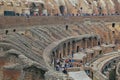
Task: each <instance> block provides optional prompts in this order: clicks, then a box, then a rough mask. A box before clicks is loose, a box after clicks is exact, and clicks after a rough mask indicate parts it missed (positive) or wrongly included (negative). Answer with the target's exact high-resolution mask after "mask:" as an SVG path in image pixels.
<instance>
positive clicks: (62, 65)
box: [55, 59, 74, 74]
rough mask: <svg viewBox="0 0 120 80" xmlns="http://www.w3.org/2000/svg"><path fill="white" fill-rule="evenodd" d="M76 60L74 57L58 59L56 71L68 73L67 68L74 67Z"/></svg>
mask: <svg viewBox="0 0 120 80" xmlns="http://www.w3.org/2000/svg"><path fill="white" fill-rule="evenodd" d="M72 62H74V60H72V59H57V60H56V66H55V68H56V71H62V72H63V73H64V74H67V68H71V67H73V63H72Z"/></svg>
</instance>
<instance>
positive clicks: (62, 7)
mask: <svg viewBox="0 0 120 80" xmlns="http://www.w3.org/2000/svg"><path fill="white" fill-rule="evenodd" d="M59 9H60V13H61V14H62V15H64V11H65V6H63V5H61V6H59Z"/></svg>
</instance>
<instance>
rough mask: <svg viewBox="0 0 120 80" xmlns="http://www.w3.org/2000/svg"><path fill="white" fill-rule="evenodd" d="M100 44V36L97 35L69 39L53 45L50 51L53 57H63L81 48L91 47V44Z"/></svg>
mask: <svg viewBox="0 0 120 80" xmlns="http://www.w3.org/2000/svg"><path fill="white" fill-rule="evenodd" d="M100 44H101V42H100V38H99V37H97V36H94V37H83V38H81V39H71V40H68V41H65V42H63V43H61V44H59V45H58V46H57V47H55V48H54V49H53V51H52V56H53V57H55V58H63V57H66V56H68V55H70V54H74V53H77V52H79V51H80V50H81V49H86V48H92V47H93V46H99V45H100Z"/></svg>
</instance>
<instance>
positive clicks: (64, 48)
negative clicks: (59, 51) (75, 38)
mask: <svg viewBox="0 0 120 80" xmlns="http://www.w3.org/2000/svg"><path fill="white" fill-rule="evenodd" d="M65 56H66V43H64V44H63V57H65Z"/></svg>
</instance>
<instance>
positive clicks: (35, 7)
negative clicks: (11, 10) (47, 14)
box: [30, 2, 45, 15]
mask: <svg viewBox="0 0 120 80" xmlns="http://www.w3.org/2000/svg"><path fill="white" fill-rule="evenodd" d="M30 8H31V9H30V14H31V15H35V14H36V15H41V14H42V13H43V9H45V6H44V4H43V3H37V4H36V3H34V2H32V3H31V4H30Z"/></svg>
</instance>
